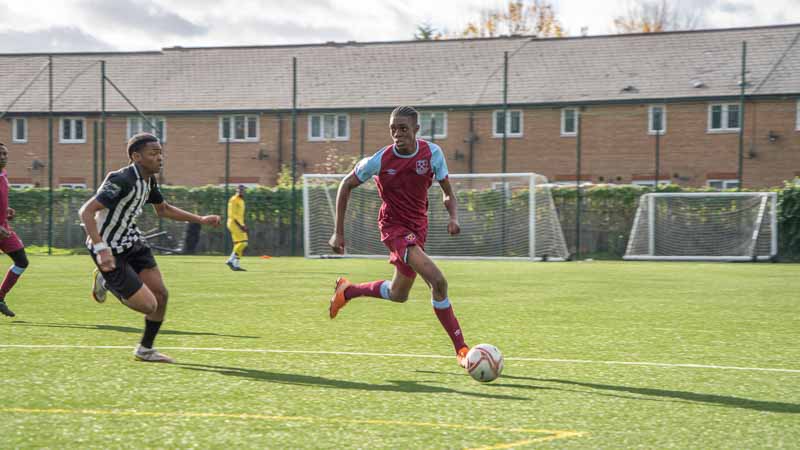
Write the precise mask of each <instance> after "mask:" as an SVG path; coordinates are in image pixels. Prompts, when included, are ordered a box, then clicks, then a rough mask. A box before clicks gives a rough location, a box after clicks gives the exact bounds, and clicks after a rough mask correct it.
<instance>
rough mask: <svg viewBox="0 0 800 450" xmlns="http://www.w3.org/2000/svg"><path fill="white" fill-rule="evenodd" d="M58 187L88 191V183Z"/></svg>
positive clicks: (67, 184)
mask: <svg viewBox="0 0 800 450" xmlns="http://www.w3.org/2000/svg"><path fill="white" fill-rule="evenodd" d="M58 187H60V188H69V189H86V183H60V184H59V185H58Z"/></svg>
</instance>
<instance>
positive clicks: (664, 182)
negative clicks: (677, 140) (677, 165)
mask: <svg viewBox="0 0 800 450" xmlns="http://www.w3.org/2000/svg"><path fill="white" fill-rule="evenodd" d="M654 134H655V133H654ZM631 184H633V185H634V186H649V187H654V186H655V185H656V180H633V181H631ZM667 184H672V181H670V180H663V179H660V178H659V180H658V185H659V186H664V185H667Z"/></svg>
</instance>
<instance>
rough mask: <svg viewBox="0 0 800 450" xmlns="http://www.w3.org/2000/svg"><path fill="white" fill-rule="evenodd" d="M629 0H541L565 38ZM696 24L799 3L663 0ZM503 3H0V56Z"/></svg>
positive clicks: (446, 21) (262, 34) (323, 30)
mask: <svg viewBox="0 0 800 450" xmlns="http://www.w3.org/2000/svg"><path fill="white" fill-rule="evenodd" d="M633 1H636V0H551V1H550V3H551V4H552V5H553V6H554V7H555V10H556V12H557V15H558V18H559V19H560V21H561V23H562V24H563V25H564V27H565V28H566V30H567V32H568V33H569V35H573V36H575V35H580V34H581V31H582V29H584V28H585V29H586V31H587V32H588V34H590V35H596V34H608V33H613V32H614V29H613V25H612V21H613V19H614V17H616V16H620V15H624V14H625V13H626V12H627V11H628V10H629V9H630V8H631V7H632V6H633V3H632V2H633ZM669 1H670V3H672V4H676V5H677V8H679V9H681V10H683V11H685V12H686V13H687V14H690V15H693V16H695V17H697V18H698V19H699V24H700V26H699V27H698V28H726V27H745V26H756V25H774V24H782V23H800V0H694V1H692V0H669ZM504 4H505V2H504V1H503V0H404V1H400V2H397V1H389V0H347V1H336V0H294V1H291V0H62V1H58V2H53V1H51V0H0V53H12V52H49V51H103V50H117V51H133V50H157V49H161V48H163V47H171V46H175V45H181V46H184V47H193V46H194V47H197V46H222V45H275V44H297V43H318V42H326V41H348V40H356V41H362V42H363V41H385V40H407V39H411V38H412V37H413V35H414V32H415V30H416V26H417V25H418V24H421V23H425V22H427V23H429V24H431V25H432V26H433V27H434V28H437V29H439V30H444V31H451V32H454V31H457V30H460V29H462V28H463V26H464V25H465V24H466V23H468V22H469V21H472V20H476V19H477V18H478V17H479V16H480V12H481V11H482V10H486V9H494V8H499V7H501V6H502V5H504Z"/></svg>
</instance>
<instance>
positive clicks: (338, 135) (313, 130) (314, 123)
mask: <svg viewBox="0 0 800 450" xmlns="http://www.w3.org/2000/svg"><path fill="white" fill-rule="evenodd" d="M348 139H350V120H349V118H348V116H347V114H312V115H310V116H308V140H309V141H328V140H335V141H346V140H348Z"/></svg>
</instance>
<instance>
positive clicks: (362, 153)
mask: <svg viewBox="0 0 800 450" xmlns="http://www.w3.org/2000/svg"><path fill="white" fill-rule="evenodd" d="M366 124H367V121H366V119H365V118H364V111H361V159H364V135H365V133H366V130H365V128H366Z"/></svg>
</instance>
